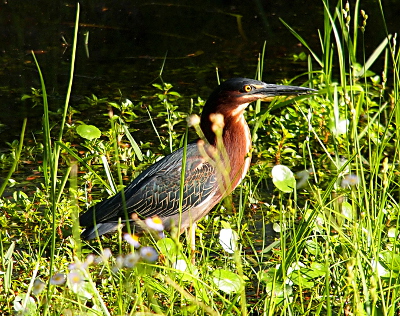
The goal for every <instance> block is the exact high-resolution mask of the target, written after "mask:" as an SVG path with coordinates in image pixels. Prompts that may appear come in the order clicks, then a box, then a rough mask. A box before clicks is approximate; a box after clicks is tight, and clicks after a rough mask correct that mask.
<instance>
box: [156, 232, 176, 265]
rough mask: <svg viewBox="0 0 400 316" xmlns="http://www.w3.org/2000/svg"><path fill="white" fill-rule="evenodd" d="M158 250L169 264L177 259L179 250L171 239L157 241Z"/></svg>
mask: <svg viewBox="0 0 400 316" xmlns="http://www.w3.org/2000/svg"><path fill="white" fill-rule="evenodd" d="M157 246H158V249H159V250H160V252H161V254H163V255H164V256H165V257H166V258H167V259H168V260H170V261H171V262H175V261H176V260H177V257H178V253H179V249H178V247H177V245H176V243H175V242H174V241H173V240H172V239H171V238H162V239H160V240H158V241H157Z"/></svg>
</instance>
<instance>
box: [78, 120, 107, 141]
mask: <svg viewBox="0 0 400 316" xmlns="http://www.w3.org/2000/svg"><path fill="white" fill-rule="evenodd" d="M76 132H77V133H78V134H79V136H81V137H83V138H86V139H88V140H92V139H95V138H99V137H100V136H101V132H100V130H99V129H98V128H97V127H96V126H94V125H86V124H83V125H79V126H78V127H77V128H76Z"/></svg>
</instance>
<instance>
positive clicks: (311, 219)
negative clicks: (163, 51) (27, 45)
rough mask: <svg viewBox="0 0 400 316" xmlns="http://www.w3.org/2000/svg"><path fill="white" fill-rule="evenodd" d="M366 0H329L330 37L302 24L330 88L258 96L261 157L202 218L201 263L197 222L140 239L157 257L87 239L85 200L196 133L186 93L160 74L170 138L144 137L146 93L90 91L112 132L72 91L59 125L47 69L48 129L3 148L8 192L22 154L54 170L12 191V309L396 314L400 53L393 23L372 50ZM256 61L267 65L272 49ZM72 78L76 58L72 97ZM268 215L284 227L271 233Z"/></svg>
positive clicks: (325, 29) (314, 77)
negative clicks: (283, 176)
mask: <svg viewBox="0 0 400 316" xmlns="http://www.w3.org/2000/svg"><path fill="white" fill-rule="evenodd" d="M360 2H361V1H356V3H355V6H354V8H353V7H350V8H348V7H346V6H344V7H342V6H341V3H340V2H339V4H338V6H337V7H336V8H335V9H333V10H329V9H328V5H327V4H326V2H325V1H322V4H321V5H323V6H324V8H325V20H324V25H322V26H321V28H322V29H321V30H320V32H319V35H320V39H321V49H320V52H317V50H316V49H314V51H312V50H311V48H309V46H308V45H307V39H306V38H303V37H301V34H297V33H296V32H295V31H294V30H293V29H291V28H290V26H288V30H289V31H290V32H292V33H293V34H294V36H296V37H297V38H298V40H299V41H300V42H302V43H303V45H304V46H305V47H306V48H308V49H309V56H308V61H309V72H308V73H306V74H304V75H303V76H301V77H300V78H296V83H298V82H307V84H308V85H309V86H311V87H314V88H317V89H318V93H317V94H316V95H314V96H311V97H310V96H306V97H304V96H300V97H297V98H295V99H294V100H293V99H292V100H274V101H273V102H272V103H271V105H270V106H269V109H268V110H264V108H265V105H264V104H261V105H260V104H254V105H252V106H250V107H249V109H248V111H247V121H248V122H249V125H250V127H251V129H252V132H253V133H252V135H253V146H254V151H253V163H252V167H251V170H250V172H249V174H248V176H247V177H246V178H245V180H244V181H243V182H242V184H241V186H240V187H238V188H237V189H236V190H235V192H234V195H233V198H232V199H226V200H225V201H224V203H221V205H219V206H218V207H217V208H216V210H215V211H213V212H212V215H209V216H207V217H206V218H205V219H204V220H202V221H201V222H200V223H199V228H198V230H197V251H196V253H195V258H196V261H195V263H193V262H192V256H193V254H192V253H191V252H190V247H189V243H188V242H187V236H185V235H183V236H177V235H176V234H175V233H174V232H172V233H171V234H168V236H167V237H168V238H164V239H160V238H159V237H158V233H155V234H154V235H153V236H148V237H143V238H142V239H141V240H140V242H141V244H142V248H141V249H142V251H145V250H147V248H144V247H146V246H150V247H154V249H156V250H157V252H158V253H159V258H158V260H157V261H153V260H145V258H146V256H142V257H136V255H130V254H131V253H132V252H133V253H139V252H140V251H141V250H134V247H133V246H131V245H130V244H128V243H127V242H126V241H125V240H124V239H123V236H122V234H121V233H119V234H116V235H114V236H110V237H104V238H102V239H101V244H98V243H96V242H93V243H89V244H87V243H84V242H81V241H80V239H79V226H78V223H77V217H78V212H80V211H82V210H84V209H86V207H87V206H89V205H92V204H94V203H96V202H98V201H99V200H101V199H103V198H105V197H106V196H107V195H109V194H113V192H115V191H116V190H118V189H120V187H122V186H123V185H124V184H126V183H129V182H130V180H131V178H133V177H135V176H136V175H138V174H139V173H140V172H141V171H142V170H144V169H145V168H146V167H147V166H149V165H151V164H152V163H154V162H155V161H156V159H157V158H158V157H159V155H157V154H160V153H161V154H162V155H166V154H168V153H169V152H170V151H171V150H174V149H176V148H178V147H180V146H183V145H184V144H185V143H186V141H187V138H186V135H187V133H186V132H185V130H186V125H185V119H186V114H185V113H182V112H179V111H178V107H177V104H179V103H180V102H182V101H181V99H182V96H180V95H179V94H177V93H176V92H174V91H173V87H172V86H171V85H168V84H165V83H162V84H161V85H155V86H154V96H155V98H154V100H156V101H155V102H154V104H153V106H152V108H149V109H148V110H146V111H145V112H144V113H141V114H142V115H146V116H147V115H149V117H150V120H151V123H152V124H153V125H152V126H153V127H154V135H151V137H153V139H154V140H155V143H156V144H158V147H157V146H154V144H152V143H150V142H149V143H140V144H138V143H137V142H136V141H135V138H136V135H135V133H134V132H129V124H130V123H131V122H132V121H134V120H135V119H136V117H137V115H139V114H140V112H141V111H142V109H141V104H132V103H131V102H127V101H125V100H121V102H109V101H108V100H106V99H99V98H97V97H95V96H92V97H90V98H87V103H88V105H90V104H103V105H107V106H108V107H109V108H112V109H113V111H110V112H109V113H113V115H110V116H111V117H110V118H109V121H108V123H107V124H104V125H102V126H101V127H100V129H101V134H102V136H101V138H96V137H95V138H91V137H87V138H82V137H81V136H80V135H81V134H78V132H77V127H78V126H79V125H81V123H82V122H81V121H82V119H81V118H80V117H79V113H76V112H74V111H73V109H72V108H71V107H70V105H69V98H68V97H67V99H66V102H65V107H64V108H63V111H61V112H62V113H63V115H62V117H61V122H62V124H61V125H60V126H58V127H52V123H51V118H50V115H49V112H48V110H47V108H48V104H47V98H46V93H45V91H46V90H45V82H44V80H45V78H43V77H41V81H42V87H41V91H39V90H33V94H32V96H30V97H31V98H32V100H33V101H34V102H36V103H38V104H41V105H42V106H43V108H44V120H43V121H44V123H43V134H42V137H43V139H39V140H38V142H37V143H36V144H33V145H32V143H29V144H27V145H24V146H22V143H23V142H24V139H23V138H24V137H23V136H22V137H21V139H20V140H19V141H15V142H14V143H12V144H10V151H9V153H3V154H2V155H1V156H0V163H1V165H2V166H4V167H6V168H9V170H10V172H9V176H7V181H6V184H7V185H8V186H10V187H8V188H7V189H8V191H10V190H11V191H12V190H13V187H12V186H17V185H18V181H19V180H18V178H17V176H15V179H14V178H13V174H12V172H13V171H14V170H15V169H16V167H17V166H19V167H21V168H22V167H23V161H28V160H30V161H35V162H36V163H37V168H38V170H39V171H40V172H41V174H42V175H43V181H39V182H37V185H36V188H34V189H33V190H28V191H26V192H22V191H20V190H15V191H14V192H13V195H12V198H9V199H8V198H7V199H6V198H3V199H0V208H1V209H2V215H1V216H0V221H1V226H2V229H1V230H0V254H1V261H0V272H1V279H0V306H1V310H2V312H3V313H4V314H5V315H7V314H8V315H9V314H14V313H16V314H20V315H59V314H63V315H78V314H79V315H154V314H156V315H376V316H378V315H398V313H399V309H400V307H399V299H398V297H400V296H399V287H400V286H399V271H400V256H399V255H398V253H399V243H398V236H399V202H398V201H399V193H400V190H399V174H398V171H397V170H398V161H399V153H400V145H399V139H400V135H399V133H400V131H399V129H398V126H399V123H400V108H399V80H398V79H399V66H398V63H399V56H400V55H399V49H398V47H397V46H396V43H395V41H394V39H393V36H391V35H390V34H387V39H382V44H381V45H380V46H379V47H377V48H376V50H375V51H374V52H373V53H372V54H371V55H370V56H366V55H365V49H364V46H365V44H366V42H367V41H368V39H367V38H365V37H364V29H365V28H368V27H372V26H370V25H368V19H367V16H366V14H368V12H367V13H366V14H365V13H360V11H359V8H360ZM382 12H383V11H382ZM78 15H79V14H78ZM382 18H383V20H384V16H383V14H382ZM73 55H74V54H73ZM360 56H361V57H360ZM262 59H263V56H261V60H262ZM374 63H376V64H377V63H381V64H382V65H383V66H382V69H380V70H379V73H377V74H375V73H372V71H371V69H370V68H371V66H372V65H373V64H374ZM38 67H39V66H38ZM257 73H258V74H262V73H263V70H262V63H260V65H259V68H258V70H257ZM72 78H73V64H72V67H71V82H70V85H69V88H68V96H69V95H70V92H71V85H72ZM284 83H286V84H288V83H289V84H290V83H291V81H288V82H284ZM38 96H40V97H38ZM202 105H203V102H202V101H201V100H199V102H196V103H195V104H193V106H192V111H193V112H194V113H199V112H200V111H201V106H202ZM104 108H105V110H106V107H104ZM154 109H155V111H153V110H154ZM153 113H158V115H154V114H153ZM59 120H60V118H58V121H59ZM105 120H106V119H105ZM66 123H68V124H66ZM22 130H24V127H23V128H22ZM189 132H190V133H193V131H190V129H189ZM193 134H194V133H193ZM193 134H192V135H193ZM83 136H84V137H85V135H83ZM189 138H190V137H189ZM53 139H56V141H55V142H53V141H52V140H53ZM40 142H42V143H43V144H44V145H41V144H40ZM76 144H79V146H77V145H76ZM123 144H125V145H124V146H123ZM39 161H43V162H42V163H41V164H39ZM277 164H282V165H285V166H287V167H289V168H290V169H291V170H292V171H293V172H294V173H295V174H298V176H299V178H298V179H297V183H301V182H302V183H303V184H302V186H301V187H298V188H297V189H295V190H293V191H292V192H291V193H283V192H282V191H279V190H277V189H274V187H273V185H272V183H271V181H270V179H271V169H272V167H273V166H274V165H277ZM304 177H305V178H304ZM115 179H117V180H115ZM302 180H304V181H302ZM1 190H2V191H3V190H4V188H3V187H2V189H1ZM105 191H107V192H105ZM267 223H273V225H274V229H275V231H276V236H275V237H276V238H275V239H274V240H273V243H272V244H271V242H270V240H269V239H271V237H269V238H268V236H266V231H267V229H268V226H267ZM221 229H225V231H227V230H229V229H233V230H234V231H235V232H236V234H237V236H238V240H237V242H236V247H233V248H235V251H234V252H233V253H229V252H227V251H226V250H224V248H223V247H222V245H221V244H220V242H219V232H220V230H221ZM66 236H68V237H66ZM105 249H110V250H111V253H112V255H111V256H110V257H109V258H105V257H104V256H105V254H106V253H107V251H108V250H105ZM90 254H94V255H95V256H96V257H93V256H91V255H90ZM102 254H103V257H102ZM94 259H95V262H92V260H94ZM97 261H98V262H97ZM71 263H74V266H72V267H71V266H70V264H71ZM124 263H125V267H124ZM131 265H133V266H134V267H131ZM127 266H129V267H127ZM57 273H61V275H57V276H58V279H61V280H62V278H63V276H65V277H66V278H67V282H65V283H63V284H62V285H56V284H54V283H55V281H57V280H58V279H57V280H55V279H54V278H53V280H52V277H53V276H54V275H55V274H57ZM38 280H41V282H43V283H41V282H40V281H38ZM51 280H52V281H51ZM42 286H44V289H42V290H41V291H40V289H41V287H42ZM16 311H17V312H16Z"/></svg>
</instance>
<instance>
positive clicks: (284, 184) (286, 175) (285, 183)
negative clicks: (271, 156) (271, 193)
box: [272, 165, 296, 193]
mask: <svg viewBox="0 0 400 316" xmlns="http://www.w3.org/2000/svg"><path fill="white" fill-rule="evenodd" d="M272 182H273V183H274V184H275V186H276V187H277V188H278V189H279V190H281V191H283V192H285V193H290V192H293V188H294V187H295V186H296V179H295V178H294V175H293V172H292V171H291V170H290V169H289V168H288V167H286V166H284V165H276V166H274V167H273V168H272Z"/></svg>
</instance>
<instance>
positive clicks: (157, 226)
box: [144, 216, 164, 232]
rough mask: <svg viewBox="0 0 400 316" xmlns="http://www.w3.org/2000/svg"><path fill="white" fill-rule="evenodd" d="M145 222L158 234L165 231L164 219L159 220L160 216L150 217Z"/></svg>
mask: <svg viewBox="0 0 400 316" xmlns="http://www.w3.org/2000/svg"><path fill="white" fill-rule="evenodd" d="M144 222H145V223H146V225H147V226H148V227H149V228H151V229H154V230H156V231H158V232H161V231H163V230H164V225H163V222H162V219H161V218H159V217H158V216H153V217H148V218H146V219H145V221H144Z"/></svg>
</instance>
